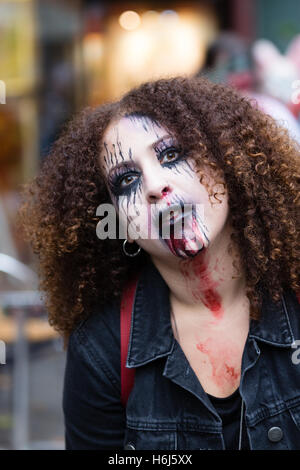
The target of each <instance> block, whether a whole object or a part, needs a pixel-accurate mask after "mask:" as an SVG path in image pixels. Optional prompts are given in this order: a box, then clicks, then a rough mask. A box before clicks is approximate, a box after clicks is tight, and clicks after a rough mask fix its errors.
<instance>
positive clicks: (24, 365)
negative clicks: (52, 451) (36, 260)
mask: <svg viewBox="0 0 300 470" xmlns="http://www.w3.org/2000/svg"><path fill="white" fill-rule="evenodd" d="M0 275H1V276H3V275H4V276H5V278H6V279H5V280H6V282H5V290H2V289H1V287H3V283H2V286H1V284H0V309H2V311H1V310H0V335H1V337H0V339H1V340H2V341H4V343H5V344H6V345H11V346H12V362H13V397H12V409H13V410H12V415H13V427H12V446H13V449H28V448H30V443H29V383H28V381H29V344H30V343H32V342H43V341H49V340H51V339H54V338H57V337H58V333H57V332H56V331H55V330H53V328H52V327H51V326H50V325H49V324H48V322H47V319H46V318H41V316H42V314H44V313H45V308H44V304H43V301H42V299H41V292H39V291H38V290H37V285H38V277H37V275H36V273H35V272H34V271H32V270H31V269H30V268H28V267H27V266H26V265H24V264H23V263H21V262H20V261H18V260H16V259H15V258H13V257H12V256H9V255H6V254H4V253H0ZM10 283H11V285H13V287H14V288H13V289H11V290H10V289H8V286H9V284H10ZM17 286H18V287H19V288H18V289H17ZM30 286H31V287H32V288H31V289H29V288H28V287H30ZM24 287H25V289H24ZM31 309H32V311H33V312H34V315H33V318H30V315H29V314H28V312H29V311H30V310H31ZM39 313H40V314H41V315H39ZM0 367H1V366H0ZM2 367H3V366H2Z"/></svg>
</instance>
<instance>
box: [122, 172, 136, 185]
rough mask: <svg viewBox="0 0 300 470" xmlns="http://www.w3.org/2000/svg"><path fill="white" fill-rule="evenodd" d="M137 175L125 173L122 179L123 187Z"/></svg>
mask: <svg viewBox="0 0 300 470" xmlns="http://www.w3.org/2000/svg"><path fill="white" fill-rule="evenodd" d="M135 177H136V175H125V176H123V177H122V178H121V179H120V186H121V187H122V188H124V187H126V186H129V185H130V184H131V183H132V182H133V181H134V178H135Z"/></svg>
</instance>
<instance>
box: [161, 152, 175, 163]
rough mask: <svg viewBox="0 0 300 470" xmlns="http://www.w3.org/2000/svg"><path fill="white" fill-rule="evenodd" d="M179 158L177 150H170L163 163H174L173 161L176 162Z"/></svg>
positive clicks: (162, 160)
mask: <svg viewBox="0 0 300 470" xmlns="http://www.w3.org/2000/svg"><path fill="white" fill-rule="evenodd" d="M177 157H178V152H176V151H175V150H169V151H168V152H166V153H165V154H164V155H163V157H162V159H161V163H167V162H172V161H173V160H176V158H177Z"/></svg>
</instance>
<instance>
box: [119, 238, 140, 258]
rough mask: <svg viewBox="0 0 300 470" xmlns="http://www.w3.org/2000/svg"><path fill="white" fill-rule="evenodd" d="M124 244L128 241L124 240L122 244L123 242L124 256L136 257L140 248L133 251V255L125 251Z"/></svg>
mask: <svg viewBox="0 0 300 470" xmlns="http://www.w3.org/2000/svg"><path fill="white" fill-rule="evenodd" d="M126 242H127V243H129V241H128V240H127V239H125V240H124V242H123V251H124V253H125V255H126V256H131V257H133V256H136V255H138V254H139V252H140V251H141V247H140V246H139V247H138V250H137V251H135V252H134V253H129V252H128V251H127V250H126V247H125V245H126Z"/></svg>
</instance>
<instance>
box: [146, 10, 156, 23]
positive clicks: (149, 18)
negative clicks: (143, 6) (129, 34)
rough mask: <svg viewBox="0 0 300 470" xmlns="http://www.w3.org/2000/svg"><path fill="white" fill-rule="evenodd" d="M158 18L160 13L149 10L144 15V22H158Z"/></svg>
mask: <svg viewBox="0 0 300 470" xmlns="http://www.w3.org/2000/svg"><path fill="white" fill-rule="evenodd" d="M158 17H159V13H158V12H157V11H155V10H147V11H145V12H144V13H142V19H143V21H153V20H157V19H158Z"/></svg>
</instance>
